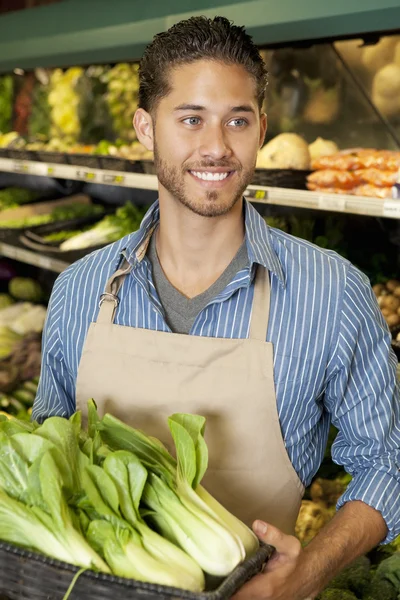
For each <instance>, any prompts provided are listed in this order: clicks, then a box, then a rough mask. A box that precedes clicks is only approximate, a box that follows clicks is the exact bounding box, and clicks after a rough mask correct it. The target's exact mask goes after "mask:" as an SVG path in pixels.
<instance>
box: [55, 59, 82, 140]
mask: <svg viewBox="0 0 400 600" xmlns="http://www.w3.org/2000/svg"><path fill="white" fill-rule="evenodd" d="M82 74H83V69H82V68H81V67H71V68H69V69H67V70H66V71H65V72H63V71H62V70H61V69H55V70H54V71H53V73H52V74H51V76H50V93H49V96H48V102H49V105H50V107H51V122H52V125H51V135H52V136H53V137H63V136H70V137H71V138H72V139H73V140H77V139H78V137H79V134H80V130H81V126H80V121H79V116H78V106H79V94H78V93H77V91H76V86H77V83H78V80H79V78H80V77H81V76H82Z"/></svg>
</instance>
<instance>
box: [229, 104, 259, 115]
mask: <svg viewBox="0 0 400 600" xmlns="http://www.w3.org/2000/svg"><path fill="white" fill-rule="evenodd" d="M231 112H250V113H254V114H255V111H254V108H253V107H252V106H251V105H250V104H241V105H240V106H233V107H232V108H231Z"/></svg>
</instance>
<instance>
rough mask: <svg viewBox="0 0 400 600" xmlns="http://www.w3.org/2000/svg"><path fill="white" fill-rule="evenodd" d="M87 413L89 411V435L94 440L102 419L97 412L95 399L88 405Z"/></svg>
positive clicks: (89, 401)
mask: <svg viewBox="0 0 400 600" xmlns="http://www.w3.org/2000/svg"><path fill="white" fill-rule="evenodd" d="M87 411H88V433H89V436H90V437H91V438H92V439H93V438H94V436H95V434H96V432H97V426H98V423H99V422H100V417H99V415H98V412H97V406H96V403H95V401H94V400H93V398H91V399H90V400H88V403H87Z"/></svg>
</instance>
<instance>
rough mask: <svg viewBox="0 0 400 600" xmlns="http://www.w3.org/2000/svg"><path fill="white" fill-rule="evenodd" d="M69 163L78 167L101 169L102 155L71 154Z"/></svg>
mask: <svg viewBox="0 0 400 600" xmlns="http://www.w3.org/2000/svg"><path fill="white" fill-rule="evenodd" d="M68 159H69V163H70V164H71V165H76V166H77V167H86V168H87V169H101V162H100V156H99V155H98V154H69V155H68Z"/></svg>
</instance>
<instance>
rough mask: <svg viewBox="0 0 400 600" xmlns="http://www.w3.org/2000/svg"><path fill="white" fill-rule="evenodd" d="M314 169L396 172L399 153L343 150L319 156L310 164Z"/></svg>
mask: <svg viewBox="0 0 400 600" xmlns="http://www.w3.org/2000/svg"><path fill="white" fill-rule="evenodd" d="M311 168H312V169H313V170H314V169H337V170H340V171H356V170H359V169H370V168H373V169H381V170H384V171H398V170H399V169H400V152H395V151H392V150H374V149H373V148H363V149H360V148H357V149H352V150H344V151H342V152H338V153H337V154H332V155H330V156H321V157H320V158H317V159H316V160H314V161H313V162H312V164H311Z"/></svg>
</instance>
